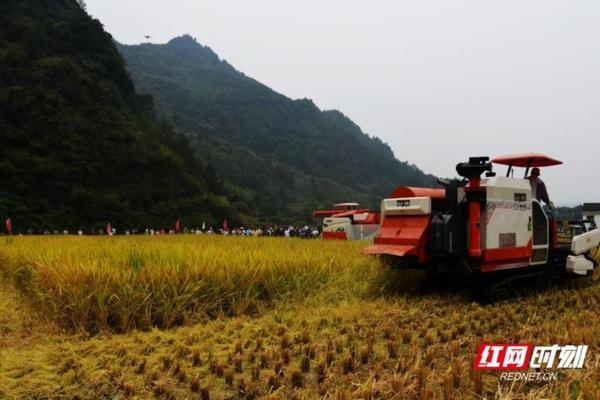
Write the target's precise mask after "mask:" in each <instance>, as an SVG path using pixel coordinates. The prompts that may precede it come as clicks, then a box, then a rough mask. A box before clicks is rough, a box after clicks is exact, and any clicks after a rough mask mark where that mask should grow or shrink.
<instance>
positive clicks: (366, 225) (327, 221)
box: [313, 203, 379, 240]
mask: <svg viewBox="0 0 600 400" xmlns="http://www.w3.org/2000/svg"><path fill="white" fill-rule="evenodd" d="M358 207H359V205H358V203H339V204H335V205H334V209H333V210H319V211H315V212H313V216H314V217H317V218H323V239H324V240H366V239H373V237H374V236H375V233H376V232H377V229H378V228H379V211H376V210H369V209H361V208H358Z"/></svg>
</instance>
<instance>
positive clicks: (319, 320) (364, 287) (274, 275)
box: [0, 236, 600, 400]
mask: <svg viewBox="0 0 600 400" xmlns="http://www.w3.org/2000/svg"><path fill="white" fill-rule="evenodd" d="M364 245H365V243H360V242H358V243H357V242H322V241H308V240H306V241H303V240H299V239H278V238H227V237H209V236H201V237H198V236H163V237H111V238H106V237H104V238H92V237H15V238H10V239H8V240H7V239H6V238H4V239H3V240H1V241H0V277H2V284H0V398H1V399H4V398H7V399H13V398H15V399H74V398H79V399H96V398H103V399H112V398H119V399H127V398H132V399H133V398H135V399H153V398H159V399H237V398H239V399H254V398H271V399H313V398H326V399H484V398H485V399H544V398H552V399H582V400H587V399H594V400H596V399H599V398H600V365H599V363H600V357H599V353H598V350H600V318H599V311H600V310H599V303H600V285H597V284H596V285H585V286H583V287H564V288H557V289H553V290H551V291H546V292H540V293H533V294H531V295H530V296H528V297H525V298H521V299H512V300H509V301H504V302H502V303H500V304H496V305H493V306H489V305H487V306H483V305H480V304H477V303H473V302H471V301H470V300H469V298H468V296H466V295H463V294H461V293H438V294H427V295H422V294H419V293H416V292H415V291H414V287H415V286H416V285H417V284H418V279H419V276H417V275H414V274H413V275H411V274H405V273H401V272H395V271H390V270H389V269H387V268H385V267H384V266H382V265H380V264H379V263H378V262H377V261H376V260H375V259H372V258H368V257H364V256H362V255H361V254H360V250H361V249H362V248H363V247H364ZM482 342H503V343H504V342H506V343H518V342H531V343H535V344H540V345H551V344H587V345H589V346H590V350H589V355H588V359H587V363H586V367H585V368H584V369H582V370H566V371H560V372H559V379H558V380H557V381H552V382H529V383H526V382H516V383H512V382H501V381H500V379H499V373H492V372H486V373H476V372H474V371H473V369H472V364H473V360H474V357H475V353H476V348H477V346H478V344H480V343H482Z"/></svg>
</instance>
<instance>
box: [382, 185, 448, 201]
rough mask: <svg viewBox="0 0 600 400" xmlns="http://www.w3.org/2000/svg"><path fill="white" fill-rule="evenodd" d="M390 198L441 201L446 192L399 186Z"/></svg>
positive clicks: (443, 190)
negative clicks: (422, 198)
mask: <svg viewBox="0 0 600 400" xmlns="http://www.w3.org/2000/svg"><path fill="white" fill-rule="evenodd" d="M390 197H391V198H393V199H401V198H406V197H431V198H432V199H443V198H444V197H446V190H445V189H431V188H418V187H408V186H400V187H398V188H396V190H394V191H393V192H392V194H391V196H390Z"/></svg>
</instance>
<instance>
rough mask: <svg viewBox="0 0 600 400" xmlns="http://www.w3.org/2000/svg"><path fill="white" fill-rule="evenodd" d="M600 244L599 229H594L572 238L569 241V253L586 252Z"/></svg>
mask: <svg viewBox="0 0 600 400" xmlns="http://www.w3.org/2000/svg"><path fill="white" fill-rule="evenodd" d="M599 246H600V229H594V230H593V231H589V232H586V233H582V234H581V235H577V236H575V237H574V238H573V241H572V243H571V253H573V254H575V255H576V256H578V255H580V254H583V253H587V252H588V251H590V250H593V249H595V248H597V247H599Z"/></svg>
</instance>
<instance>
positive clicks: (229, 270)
mask: <svg viewBox="0 0 600 400" xmlns="http://www.w3.org/2000/svg"><path fill="white" fill-rule="evenodd" d="M362 247H364V243H352V244H350V243H335V242H334V243H332V242H322V241H301V240H299V239H295V240H294V239H284V238H239V237H237V238H236V237H211V236H201V237H198V236H169V237H160V238H157V237H111V238H107V237H105V238H91V237H19V238H14V239H11V240H6V241H4V242H3V243H2V245H1V246H0V271H1V273H2V274H3V275H4V277H5V278H8V279H9V280H11V281H13V282H14V284H15V285H16V287H17V288H18V289H19V290H20V291H22V292H23V293H24V294H26V296H27V297H28V298H29V299H31V301H32V302H33V304H34V305H35V307H36V308H38V309H39V310H40V311H42V312H43V313H45V314H46V315H48V316H50V317H53V318H55V319H56V320H57V321H58V322H60V323H61V324H62V325H64V326H65V327H67V328H74V329H83V330H87V331H91V332H94V331H98V330H106V329H111V330H115V331H126V330H130V329H132V328H137V329H148V328H149V327H151V326H157V327H170V326H173V325H178V324H182V323H184V322H186V321H189V320H197V319H199V318H203V317H214V316H218V315H231V314H241V313H251V312H255V311H257V310H258V309H260V308H261V307H263V306H264V305H265V304H269V303H270V302H273V301H293V300H297V299H302V298H305V297H307V296H309V295H311V294H318V293H321V292H324V291H326V292H328V293H329V294H330V295H335V292H338V291H339V292H343V291H354V292H355V291H360V290H361V288H362V287H363V286H364V285H365V284H366V283H368V282H369V279H368V278H367V276H369V275H370V276H373V274H376V273H377V264H376V262H375V261H374V260H372V259H370V258H367V257H362V256H360V250H361V249H362Z"/></svg>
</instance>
